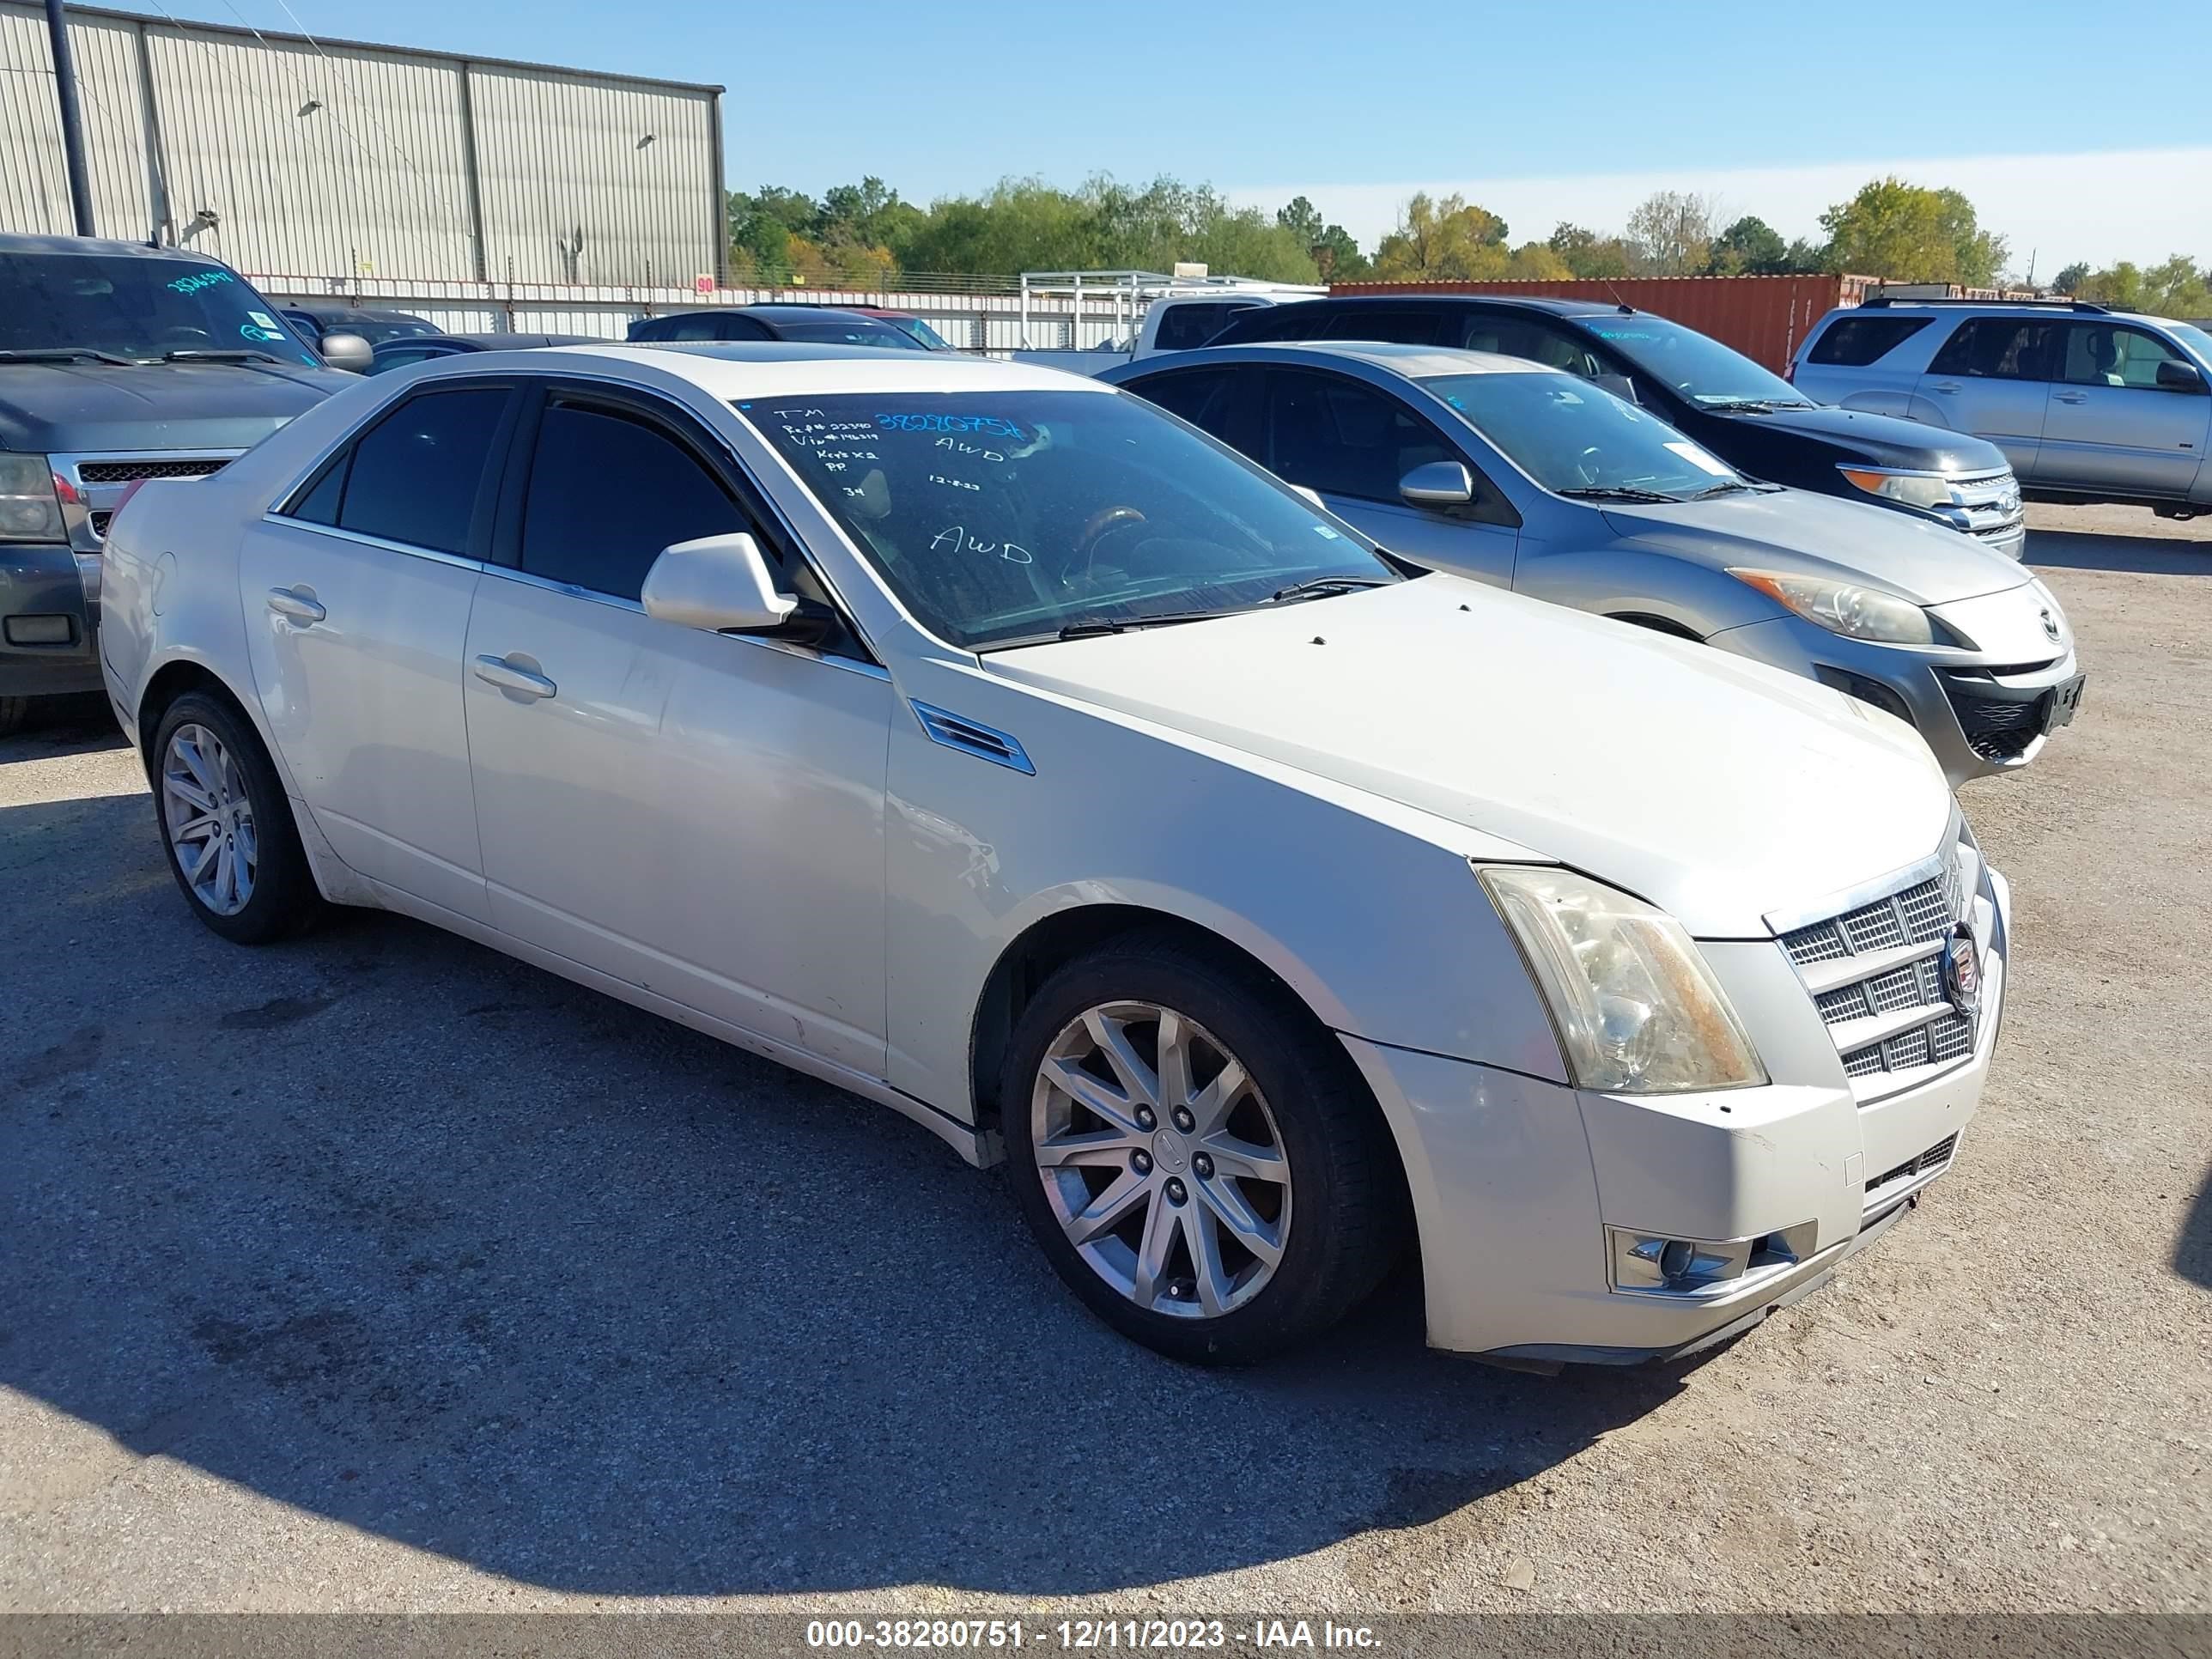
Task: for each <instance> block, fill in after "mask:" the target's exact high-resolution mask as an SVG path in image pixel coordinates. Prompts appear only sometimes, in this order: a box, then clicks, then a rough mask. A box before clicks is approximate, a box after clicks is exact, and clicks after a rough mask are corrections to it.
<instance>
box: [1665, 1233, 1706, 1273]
mask: <svg viewBox="0 0 2212 1659" xmlns="http://www.w3.org/2000/svg"><path fill="white" fill-rule="evenodd" d="M1697 1259H1698V1247H1697V1246H1696V1245H1694V1244H1692V1243H1690V1241H1689V1240H1688V1239H1686V1238H1670V1239H1668V1241H1667V1243H1666V1244H1665V1245H1664V1246H1663V1247H1662V1249H1660V1252H1659V1271H1660V1272H1661V1273H1663V1274H1664V1275H1665V1276H1666V1277H1667V1278H1668V1279H1670V1280H1671V1279H1686V1278H1687V1277H1689V1273H1690V1264H1691V1263H1692V1262H1693V1261H1696V1260H1697Z"/></svg>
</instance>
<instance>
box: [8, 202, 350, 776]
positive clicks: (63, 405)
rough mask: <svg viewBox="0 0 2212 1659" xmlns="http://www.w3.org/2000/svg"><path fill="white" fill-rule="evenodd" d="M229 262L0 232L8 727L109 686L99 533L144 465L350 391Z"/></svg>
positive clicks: (202, 458)
mask: <svg viewBox="0 0 2212 1659" xmlns="http://www.w3.org/2000/svg"><path fill="white" fill-rule="evenodd" d="M357 384H359V382H358V381H357V380H356V378H355V377H354V376H353V375H350V374H340V373H338V372H337V370H335V369H331V368H325V367H324V366H323V361H322V359H321V358H320V357H319V356H317V355H316V353H315V350H314V349H313V347H312V346H310V345H309V344H308V343H307V342H306V341H304V340H302V339H301V338H300V337H299V336H298V335H297V334H295V332H294V331H293V329H292V326H291V325H289V324H288V323H286V322H285V320H284V318H283V313H280V312H279V311H278V310H277V309H276V307H275V305H273V304H272V303H270V301H267V300H264V298H262V297H261V295H258V294H257V293H255V292H254V291H253V289H252V288H250V287H249V286H247V284H246V279H245V278H244V277H242V276H239V275H238V274H237V272H235V271H234V270H231V269H230V268H229V267H228V266H227V265H223V264H218V263H216V261H215V260H213V259H209V258H203V257H201V256H199V255H197V254H191V253H184V252H179V251H178V250H176V249H173V248H156V247H148V246H144V245H143V244H141V243H137V242H102V241H94V240H90V239H89V238H80V237H74V236H6V235H0V732H5V731H9V730H12V729H13V728H14V727H15V726H19V725H21V723H22V721H23V719H24V717H25V716H26V715H27V714H28V713H29V712H30V711H31V708H32V707H33V703H32V700H33V699H34V698H37V697H41V696H62V695H66V694H70V693H74V692H80V691H93V690H99V689H100V658H99V656H98V654H97V645H96V640H97V636H98V633H99V627H100V538H101V536H102V534H103V533H104V532H106V528H107V520H108V518H109V515H110V514H111V513H113V512H114V510H115V507H116V505H117V503H118V501H120V500H121V499H122V497H123V496H124V495H125V493H126V492H127V491H128V489H130V487H131V485H132V484H133V483H136V482H137V481H139V480H141V479H146V478H197V477H205V476H206V475H207V474H209V473H210V472H215V471H220V470H221V469H222V466H223V465H225V464H226V463H227V462H228V461H229V460H230V459H231V458H232V457H233V456H235V455H237V454H239V453H240V452H241V451H243V450H245V449H246V448H248V447H251V446H252V445H253V444H255V443H258V442H259V441H261V440H262V439H263V438H264V437H266V436H268V435H269V434H270V433H271V432H274V431H275V430H276V428H278V427H280V426H282V425H283V424H284V423H285V422H287V421H289V420H290V419H291V418H292V417H293V416H295V415H297V414H298V413H299V412H300V411H301V410H303V409H307V408H310V407H312V406H313V405H314V404H318V403H320V402H321V401H322V400H323V399H324V398H326V397H328V396H329V395H330V394H331V392H335V391H337V389H338V388H339V387H341V386H352V385H357Z"/></svg>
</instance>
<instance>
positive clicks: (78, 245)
mask: <svg viewBox="0 0 2212 1659" xmlns="http://www.w3.org/2000/svg"><path fill="white" fill-rule="evenodd" d="M0 253H99V254H106V255H111V256H119V257H123V258H134V259H191V260H193V261H195V262H196V263H197V264H204V265H219V264H222V260H220V259H218V258H216V257H215V255H213V254H212V253H197V252H193V251H192V250H191V248H188V247H155V246H154V245H153V244H151V243H150V242H118V241H112V240H109V239H108V238H106V237H105V236H33V235H27V234H23V233H21V232H17V231H0Z"/></svg>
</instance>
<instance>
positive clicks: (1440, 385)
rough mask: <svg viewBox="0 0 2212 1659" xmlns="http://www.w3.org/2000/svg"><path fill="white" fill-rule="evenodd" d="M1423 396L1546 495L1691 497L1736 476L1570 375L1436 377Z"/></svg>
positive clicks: (1652, 421)
mask: <svg viewBox="0 0 2212 1659" xmlns="http://www.w3.org/2000/svg"><path fill="white" fill-rule="evenodd" d="M1421 386H1422V388H1423V390H1425V391H1426V392H1431V393H1432V394H1433V395H1434V396H1436V397H1438V398H1443V400H1444V402H1446V403H1448V404H1450V405H1451V406H1452V407H1453V408H1454V409H1456V410H1459V411H1460V413H1461V414H1462V415H1464V416H1467V418H1468V421H1469V422H1472V423H1473V425H1474V429H1475V430H1476V431H1478V432H1480V434H1482V435H1483V436H1484V437H1486V438H1487V439H1489V440H1490V441H1491V442H1492V444H1494V445H1496V446H1497V447H1498V449H1500V450H1501V451H1503V452H1504V453H1505V455H1506V456H1508V457H1509V458H1510V459H1511V460H1512V462H1513V464H1514V465H1516V466H1518V467H1519V468H1520V469H1521V470H1522V471H1523V472H1525V473H1527V474H1528V476H1529V477H1532V478H1534V480H1535V481H1536V482H1537V483H1540V484H1541V485H1543V486H1544V488H1545V489H1555V490H1567V491H1573V490H1581V489H1598V490H1602V489H1649V490H1653V491H1656V492H1657V493H1659V494H1661V495H1696V494H1698V493H1699V491H1700V490H1705V489H1712V488H1713V487H1714V486H1715V485H1717V484H1723V483H1730V482H1735V481H1736V474H1735V470H1734V469H1733V468H1731V467H1729V465H1727V464H1726V463H1725V462H1723V461H1721V460H1719V459H1716V458H1715V457H1714V456H1713V455H1711V453H1708V452H1707V451H1706V450H1705V447H1704V446H1703V445H1700V444H1697V443H1693V442H1692V441H1690V440H1689V439H1687V438H1686V437H1684V436H1683V435H1681V434H1680V432H1678V431H1677V430H1675V428H1673V427H1671V426H1668V424H1667V423H1666V422H1664V421H1662V420H1659V419H1657V418H1656V417H1655V416H1651V415H1650V414H1647V413H1646V412H1645V411H1644V410H1640V409H1638V407H1637V406H1636V405H1635V404H1631V403H1626V402H1624V401H1623V400H1622V399H1620V398H1616V397H1614V396H1613V394H1612V393H1611V392H1607V391H1605V390H1604V389H1603V388H1601V387H1599V386H1592V385H1591V384H1590V383H1589V381H1587V380H1583V379H1581V378H1580V377H1579V376H1576V375H1569V374H1438V375H1433V376H1429V377H1427V378H1425V379H1424V380H1422V382H1421Z"/></svg>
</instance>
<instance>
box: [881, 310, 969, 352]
mask: <svg viewBox="0 0 2212 1659" xmlns="http://www.w3.org/2000/svg"><path fill="white" fill-rule="evenodd" d="M878 320H879V321H882V322H885V323H889V324H890V325H891V326H892V327H893V328H895V329H896V330H898V331H899V332H900V333H902V334H908V335H911V336H912V337H914V340H915V343H916V344H918V345H920V346H921V349H923V350H924V351H950V350H951V349H952V343H951V341H949V340H947V339H946V338H945V337H944V336H943V335H942V334H939V332H938V331H936V330H935V329H933V328H932V327H931V326H930V325H928V324H927V323H925V322H923V321H922V320H921V318H919V317H884V318H881V319H878Z"/></svg>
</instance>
